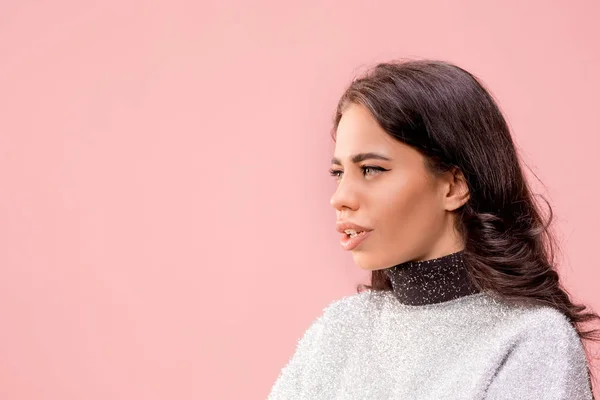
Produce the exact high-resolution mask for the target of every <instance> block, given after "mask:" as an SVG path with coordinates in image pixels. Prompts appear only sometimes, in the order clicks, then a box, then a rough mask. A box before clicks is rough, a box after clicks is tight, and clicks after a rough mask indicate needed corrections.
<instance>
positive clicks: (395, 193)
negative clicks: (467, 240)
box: [330, 103, 466, 270]
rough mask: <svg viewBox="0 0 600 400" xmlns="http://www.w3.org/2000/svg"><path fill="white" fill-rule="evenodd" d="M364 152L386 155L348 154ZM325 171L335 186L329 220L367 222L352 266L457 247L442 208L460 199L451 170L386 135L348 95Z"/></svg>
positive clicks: (381, 264) (378, 265)
mask: <svg viewBox="0 0 600 400" xmlns="http://www.w3.org/2000/svg"><path fill="white" fill-rule="evenodd" d="M364 153H374V154H377V155H380V156H383V157H385V158H387V160H384V159H377V158H372V157H369V158H364V159H361V160H360V161H358V162H353V160H352V158H353V157H356V156H357V155H360V154H364ZM332 173H333V174H334V175H337V176H336V177H335V178H334V179H336V181H337V188H336V191H335V193H334V194H333V196H332V197H331V201H330V203H331V205H332V206H333V207H334V208H335V209H336V214H337V221H338V222H339V221H349V222H352V223H355V224H357V225H360V226H362V227H365V228H368V229H372V231H371V232H369V234H368V236H367V237H366V238H365V239H364V240H363V241H362V242H361V243H360V245H358V246H357V247H356V248H354V249H353V250H351V251H352V256H353V258H354V261H355V262H356V263H357V265H358V266H359V267H361V268H363V269H367V270H377V269H383V268H389V267H392V266H394V265H396V264H399V263H402V262H406V261H413V260H426V259H431V258H436V257H441V256H443V255H446V254H450V253H453V252H455V251H459V250H462V249H463V248H464V244H463V243H462V242H461V240H460V239H459V237H458V234H457V232H455V231H454V225H453V224H454V215H453V213H452V212H450V211H451V210H452V209H455V208H457V207H458V206H460V204H462V203H464V201H466V198H465V196H464V193H463V195H462V196H461V195H460V194H457V193H456V188H455V186H456V185H454V184H453V182H455V180H454V178H453V175H454V174H453V173H447V174H445V175H441V176H439V177H435V176H434V175H433V174H432V173H431V172H429V171H428V170H427V169H426V167H425V157H424V156H423V155H422V154H421V153H419V152H418V151H417V150H415V149H413V148H412V147H410V146H408V145H406V144H404V143H402V142H400V141H398V140H396V139H394V138H392V137H391V136H390V135H388V134H387V133H386V132H385V131H384V130H383V129H382V128H381V127H380V126H379V124H378V123H377V121H376V120H375V119H374V118H373V117H372V116H371V114H370V113H369V111H368V110H367V109H366V108H365V107H363V106H362V105H358V104H354V103H352V104H350V105H349V106H348V107H347V109H346V110H345V111H344V113H343V115H342V118H341V120H340V122H339V125H338V127H337V132H336V145H335V152H334V158H333V159H332ZM463 190H464V187H463ZM463 200H464V201H463ZM341 235H342V234H340V236H341Z"/></svg>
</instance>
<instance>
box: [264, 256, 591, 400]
mask: <svg viewBox="0 0 600 400" xmlns="http://www.w3.org/2000/svg"><path fill="white" fill-rule="evenodd" d="M446 259H447V258H444V260H446ZM403 266H404V264H403ZM409 267H411V268H412V269H413V270H412V272H411V273H413V274H414V272H415V266H414V264H410V265H409ZM436 267H437V266H436V265H435V262H434V265H433V268H436ZM439 270H440V271H442V269H439ZM390 271H394V270H390ZM402 271H407V269H406V268H404V269H402ZM431 271H432V270H431V269H430V270H429V272H431ZM420 274H421V275H420V276H421V277H422V276H424V275H423V273H420ZM443 275H444V278H443V279H444V283H445V285H446V286H445V287H446V288H447V287H448V284H449V285H450V286H452V285H454V286H460V284H461V283H460V282H464V276H462V277H459V278H457V279H458V281H454V282H452V281H450V283H448V281H447V276H448V274H447V273H444V274H443ZM457 276H458V275H457ZM436 279H437V282H438V286H437V289H436V287H435V285H434V286H431V285H430V284H431V282H432V281H436ZM440 279H442V278H435V276H434V277H433V278H432V279H429V278H428V279H421V280H419V279H416V281H418V282H419V283H418V285H421V286H420V288H421V289H423V290H422V292H425V293H426V294H429V295H430V297H429V298H431V299H435V300H431V301H427V300H422V299H421V300H418V301H417V300H415V297H414V296H413V297H410V296H408V297H406V296H405V297H402V293H404V294H406V293H408V292H409V291H407V290H408V288H407V287H406V280H405V281H404V286H400V285H399V284H398V282H396V283H395V285H394V290H393V291H388V292H379V291H371V290H366V291H363V292H361V293H357V294H354V295H350V296H346V297H343V298H341V299H338V300H336V301H333V302H332V303H330V304H329V305H328V306H327V307H326V308H325V309H324V310H323V313H322V314H321V315H320V316H319V317H318V318H317V319H316V320H315V321H314V322H313V323H312V324H311V326H310V327H309V328H308V329H307V330H306V332H305V333H304V335H303V336H302V337H301V338H300V340H299V341H298V342H297V346H296V349H295V352H294V354H293V356H292V357H291V358H290V359H289V361H288V363H287V364H286V365H285V367H284V368H282V370H281V372H280V374H279V376H278V377H277V379H276V381H275V383H274V385H273V387H272V389H271V393H270V394H269V397H268V400H296V399H297V400H300V399H305V400H320V399H328V400H330V399H343V400H354V399H356V400H358V399H360V400H365V399H382V400H383V399H395V400H400V399H411V400H413V399H415V400H426V399H427V400H434V399H435V400H441V399H449V400H450V399H465V400H466V399H469V400H474V399H481V400H484V399H485V400H492V399H506V400H519V399H531V400H533V399H535V400H544V399H546V400H591V399H592V392H591V388H590V386H589V380H588V375H587V360H586V356H585V353H584V350H583V346H582V343H581V341H580V339H579V338H578V336H577V333H576V331H575V329H574V328H573V327H572V326H571V325H570V324H569V322H568V320H567V318H566V317H565V316H564V315H563V314H562V313H560V312H559V311H557V310H556V309H554V308H551V307H547V306H541V305H532V304H528V305H525V304H519V305H516V304H514V303H510V304H509V303H508V302H505V301H503V300H501V299H500V298H498V297H495V296H493V295H491V294H489V293H486V292H474V293H470V294H464V292H463V294H459V295H456V294H455V295H454V296H453V297H451V298H450V299H448V297H445V298H444V297H443V296H442V297H440V296H439V295H437V297H435V296H433V294H434V292H435V291H436V290H438V289H439V285H440V284H441V283H440V282H442V281H441V280H440ZM461 280H462V281H461ZM424 282H425V283H424ZM427 285H429V286H427ZM412 289H414V286H413V287H412ZM415 293H416V292H415ZM425 297H427V296H425ZM411 299H412V300H411ZM411 301H412V302H411Z"/></svg>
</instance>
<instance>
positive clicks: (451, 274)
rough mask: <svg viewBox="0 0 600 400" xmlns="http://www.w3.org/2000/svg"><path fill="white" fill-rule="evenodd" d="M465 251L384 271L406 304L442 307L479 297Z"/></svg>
mask: <svg viewBox="0 0 600 400" xmlns="http://www.w3.org/2000/svg"><path fill="white" fill-rule="evenodd" d="M463 256H464V250H461V251H458V252H456V253H452V254H448V255H445V256H442V257H438V258H434V259H431V260H424V261H407V262H404V263H402V264H398V265H395V266H393V267H391V268H387V269H385V270H384V272H385V274H386V275H387V277H388V278H389V279H390V282H391V284H392V290H393V293H394V295H395V297H396V298H397V299H398V301H400V302H401V303H403V304H407V305H425V304H434V303H441V302H445V301H449V300H453V299H456V298H459V297H463V296H467V295H470V294H474V293H478V292H479V290H478V289H477V288H476V287H475V286H474V285H473V284H472V282H471V280H470V278H469V275H468V271H467V268H466V266H465V264H464V260H463Z"/></svg>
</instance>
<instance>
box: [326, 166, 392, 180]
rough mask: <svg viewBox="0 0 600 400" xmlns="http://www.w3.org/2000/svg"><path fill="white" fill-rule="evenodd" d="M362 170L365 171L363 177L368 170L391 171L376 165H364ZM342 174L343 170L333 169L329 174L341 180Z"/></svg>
mask: <svg viewBox="0 0 600 400" xmlns="http://www.w3.org/2000/svg"><path fill="white" fill-rule="evenodd" d="M360 169H362V171H363V176H364V175H365V172H366V170H373V171H377V172H385V171H389V169H385V168H382V167H378V166H375V165H363V166H362V167H360ZM342 172H343V171H342V170H339V169H333V168H332V169H330V170H329V174H330V175H331V176H333V177H335V178H339V177H340V175H338V174H341V173H342Z"/></svg>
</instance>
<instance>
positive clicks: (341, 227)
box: [335, 221, 373, 233]
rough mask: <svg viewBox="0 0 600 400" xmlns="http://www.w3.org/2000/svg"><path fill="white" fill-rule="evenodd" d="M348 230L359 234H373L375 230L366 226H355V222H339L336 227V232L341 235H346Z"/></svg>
mask: <svg viewBox="0 0 600 400" xmlns="http://www.w3.org/2000/svg"><path fill="white" fill-rule="evenodd" d="M347 229H352V230H355V231H356V232H357V233H360V232H371V231H372V230H373V229H370V228H366V227H364V226H361V225H358V224H355V223H353V222H350V221H338V222H337V224H336V226H335V230H336V231H338V232H339V233H346V230H347Z"/></svg>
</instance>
